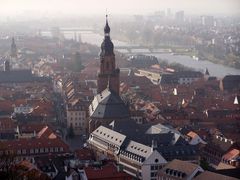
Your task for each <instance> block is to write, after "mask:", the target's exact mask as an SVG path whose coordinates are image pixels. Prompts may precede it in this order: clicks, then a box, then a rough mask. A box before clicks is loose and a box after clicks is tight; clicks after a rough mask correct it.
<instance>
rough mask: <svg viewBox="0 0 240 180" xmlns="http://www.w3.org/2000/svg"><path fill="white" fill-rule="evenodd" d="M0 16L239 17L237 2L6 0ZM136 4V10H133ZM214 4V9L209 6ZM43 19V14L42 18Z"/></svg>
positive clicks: (223, 0)
mask: <svg viewBox="0 0 240 180" xmlns="http://www.w3.org/2000/svg"><path fill="white" fill-rule="evenodd" d="M0 4H1V6H0V12H1V14H2V15H7V16H15V15H18V14H21V13H26V12H28V13H29V12H30V13H32V14H33V15H39V16H40V15H43V14H45V13H47V14H48V15H56V14H57V15H59V16H61V15H66V14H79V15H96V14H103V13H105V12H106V9H108V12H109V13H110V14H148V13H152V12H154V11H159V10H165V11H166V10H167V8H171V10H172V13H174V12H175V11H178V10H184V11H185V12H186V13H188V14H219V15H239V14H240V12H239V9H240V1H238V0H211V1H210V0H203V1H197V2H196V1H192V0H178V1H177V0H169V1H167V2H166V1H163V0H149V1H146V0H144V1H141V5H139V3H138V1H137V0H131V1H127V0H122V1H121V2H120V1H114V2H113V1H110V0H103V1H101V2H100V3H99V1H97V0H89V1H83V0H69V1H65V0H58V1H56V0H51V1H47V0H42V1H33V0H21V1H20V0H9V1H4V0H1V1H0ZM136 4H137V6H136ZM213 4H214V5H213ZM45 15H46V14H45Z"/></svg>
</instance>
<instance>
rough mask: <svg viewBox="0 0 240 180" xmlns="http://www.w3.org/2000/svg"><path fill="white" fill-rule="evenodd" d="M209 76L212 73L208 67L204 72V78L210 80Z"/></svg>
mask: <svg viewBox="0 0 240 180" xmlns="http://www.w3.org/2000/svg"><path fill="white" fill-rule="evenodd" d="M209 76H210V73H209V71H208V68H206V70H205V72H204V79H206V80H208V78H209Z"/></svg>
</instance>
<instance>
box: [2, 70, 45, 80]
mask: <svg viewBox="0 0 240 180" xmlns="http://www.w3.org/2000/svg"><path fill="white" fill-rule="evenodd" d="M47 80H48V79H47V78H45V77H37V76H34V75H33V74H32V72H31V70H12V71H0V83H25V82H33V81H47Z"/></svg>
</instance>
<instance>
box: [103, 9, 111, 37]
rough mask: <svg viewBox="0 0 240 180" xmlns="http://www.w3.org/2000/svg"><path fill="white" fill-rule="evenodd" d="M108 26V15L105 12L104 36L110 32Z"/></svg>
mask: <svg viewBox="0 0 240 180" xmlns="http://www.w3.org/2000/svg"><path fill="white" fill-rule="evenodd" d="M110 30H111V29H110V27H109V25H108V15H107V14H106V25H105V27H104V35H105V36H109V33H110Z"/></svg>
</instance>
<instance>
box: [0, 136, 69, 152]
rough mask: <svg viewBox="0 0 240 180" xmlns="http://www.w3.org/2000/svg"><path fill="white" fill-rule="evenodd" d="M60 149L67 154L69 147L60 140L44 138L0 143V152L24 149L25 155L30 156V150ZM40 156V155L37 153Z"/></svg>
mask: <svg viewBox="0 0 240 180" xmlns="http://www.w3.org/2000/svg"><path fill="white" fill-rule="evenodd" d="M55 147H58V148H60V147H62V148H63V152H68V150H69V147H68V145H67V144H66V143H64V142H63V141H62V140H61V139H60V138H55V139H48V140H46V139H45V138H38V139H35V138H31V139H15V140H8V141H2V142H0V150H3V151H4V150H12V151H14V152H15V153H16V152H17V150H20V149H25V150H26V151H27V152H26V155H29V154H30V149H40V148H55ZM39 154H40V153H39Z"/></svg>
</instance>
